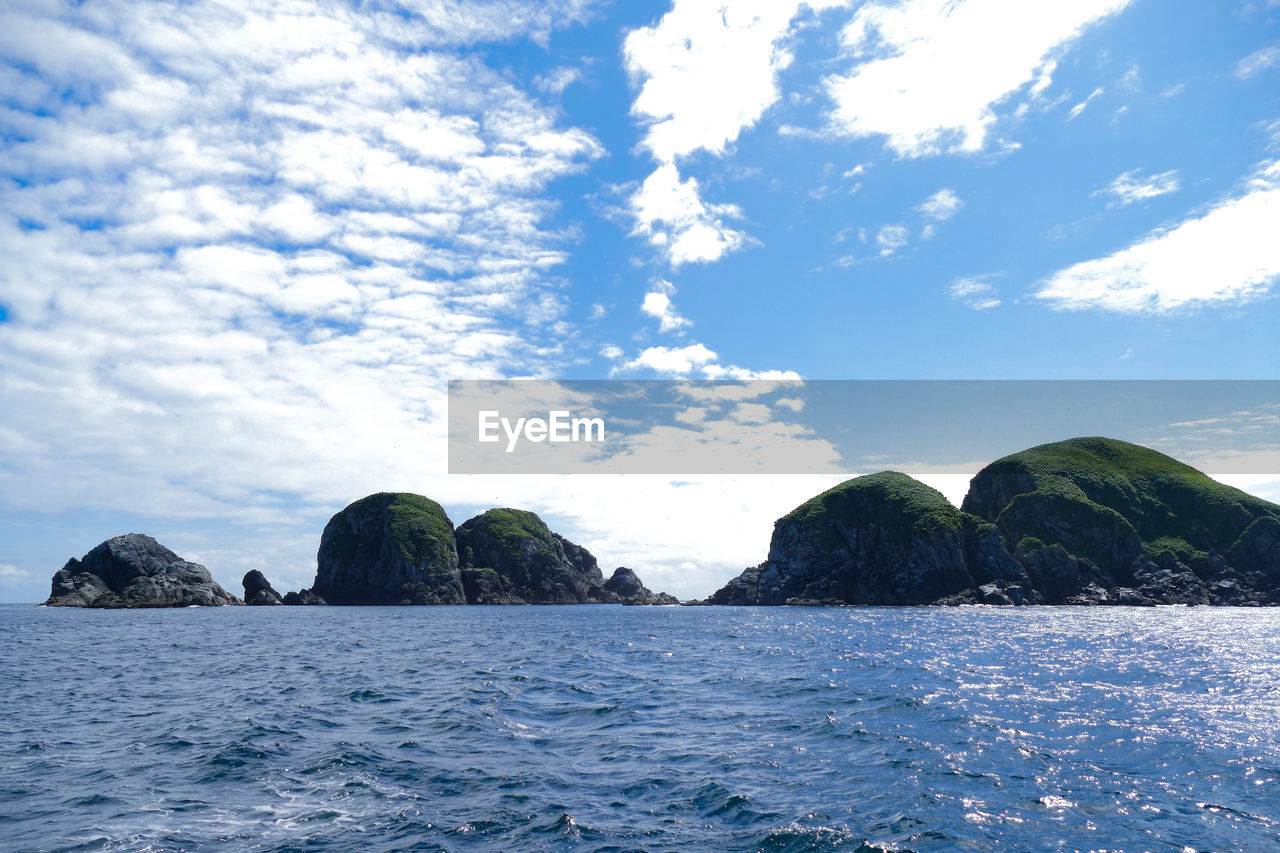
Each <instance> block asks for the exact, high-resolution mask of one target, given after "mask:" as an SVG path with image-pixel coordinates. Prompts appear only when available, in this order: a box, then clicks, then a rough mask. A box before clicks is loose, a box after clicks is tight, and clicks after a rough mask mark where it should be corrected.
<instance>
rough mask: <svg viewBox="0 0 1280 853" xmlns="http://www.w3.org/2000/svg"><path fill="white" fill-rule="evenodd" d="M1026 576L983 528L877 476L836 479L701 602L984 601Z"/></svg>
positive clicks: (1015, 592) (900, 482)
mask: <svg viewBox="0 0 1280 853" xmlns="http://www.w3.org/2000/svg"><path fill="white" fill-rule="evenodd" d="M1026 580H1027V578H1026V572H1025V570H1023V568H1022V566H1021V565H1020V564H1019V563H1018V562H1017V561H1016V560H1015V559H1014V558H1013V556H1012V555H1011V554H1009V552H1008V550H1007V549H1006V548H1005V547H1004V543H1003V542H1002V541H1001V539H1000V537H999V534H998V532H997V531H996V530H995V529H994V528H993V527H992V526H991V525H989V524H984V523H982V522H981V521H979V520H978V519H975V518H972V517H969V516H966V515H965V514H964V513H962V512H960V511H959V510H958V509H956V508H955V507H954V506H952V505H951V504H950V503H948V502H947V499H946V498H944V497H943V496H942V494H941V493H940V492H938V491H936V490H934V489H931V488H929V487H928V486H926V485H924V484H923V483H920V482H918V481H916V480H913V479H912V478H911V477H908V476H907V475H905V474H899V473H896V472H891V471H886V472H882V473H879V474H871V475H869V476H866V477H857V478H855V479H853V480H849V481H847V482H845V483H842V484H841V485H839V486H836V487H835V488H833V489H830V490H828V491H826V492H823V493H822V494H820V495H818V496H817V497H815V498H812V499H811V500H809V501H806V502H805V503H803V504H801V505H800V506H798V507H796V509H794V510H792V511H791V512H790V513H788V514H787V515H785V516H783V517H782V518H780V519H778V521H777V523H776V524H775V525H774V528H773V540H772V542H771V543H770V546H769V559H768V560H767V561H766V562H765V563H763V564H761V565H760V566H758V567H755V568H753V569H748V570H747V571H746V572H744V573H743V574H742V575H741V576H740V577H738V578H736V579H735V580H734V581H731V582H730V583H729V584H728V585H727V586H726V587H724V588H723V589H721V590H720V591H718V592H717V593H716V594H715V595H713V596H712V597H711V598H710V599H709V600H708V602H707V603H712V604H721V603H724V604H766V605H769V604H827V603H841V604H895V605H896V604H928V603H931V602H934V601H938V600H941V599H945V598H947V597H949V596H964V595H966V594H971V595H972V596H973V597H974V598H976V597H977V596H978V595H979V593H978V590H979V588H980V587H984V586H988V587H990V593H991V594H992V595H993V596H994V595H1000V596H1005V597H1021V596H1022V595H1023V594H1024V590H1025V585H1026ZM1006 590H1007V591H1008V592H1006Z"/></svg>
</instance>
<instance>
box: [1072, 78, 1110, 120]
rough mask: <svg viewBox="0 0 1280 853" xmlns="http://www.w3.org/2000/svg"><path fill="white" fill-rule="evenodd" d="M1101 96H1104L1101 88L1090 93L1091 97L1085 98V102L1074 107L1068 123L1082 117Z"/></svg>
mask: <svg viewBox="0 0 1280 853" xmlns="http://www.w3.org/2000/svg"><path fill="white" fill-rule="evenodd" d="M1101 94H1102V87H1101V86H1099V87H1098V88H1096V89H1094V90H1093V91H1092V92H1090V93H1089V97H1087V98H1085V99H1084V100H1083V101H1081V102H1080V103H1078V104H1076V105H1075V106H1074V107H1072V108H1071V112H1069V113H1067V121H1071V120H1072V119H1073V118H1075V117H1076V116H1078V115H1080V113H1082V112H1084V111H1085V110H1086V109H1088V107H1089V104H1091V103H1093V100H1094V99H1095V98H1097V97H1099V96H1100V95H1101Z"/></svg>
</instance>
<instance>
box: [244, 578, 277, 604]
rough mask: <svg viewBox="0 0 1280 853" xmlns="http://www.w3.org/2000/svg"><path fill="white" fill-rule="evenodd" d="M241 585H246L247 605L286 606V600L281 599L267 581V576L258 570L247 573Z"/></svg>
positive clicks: (245, 597) (245, 596)
mask: <svg viewBox="0 0 1280 853" xmlns="http://www.w3.org/2000/svg"><path fill="white" fill-rule="evenodd" d="M240 583H241V584H243V585H244V603H245V604H252V605H268V606H272V605H281V604H284V600H283V599H282V598H280V593H278V592H276V591H275V589H273V588H272V586H271V584H270V583H269V582H268V581H267V578H266V575H264V574H262V572H260V571H258V570H257V569H254V570H253V571H251V572H248V573H246V574H245V576H244V579H243V580H241V581H240Z"/></svg>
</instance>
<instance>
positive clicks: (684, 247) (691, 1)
mask: <svg viewBox="0 0 1280 853" xmlns="http://www.w3.org/2000/svg"><path fill="white" fill-rule="evenodd" d="M842 2H843V0H808V2H802V0H740V2H737V3H734V4H721V5H715V4H708V3H704V2H701V0H675V3H674V4H673V6H672V8H671V11H670V12H668V13H667V14H665V15H664V16H663V17H662V19H661V20H660V21H659V22H658V23H657V24H656V25H654V26H652V27H642V28H639V29H636V30H633V31H632V32H630V33H629V34H628V35H627V37H626V40H625V42H624V43H623V59H624V62H625V65H626V69H627V73H628V74H629V75H630V76H631V78H632V80H633V81H635V83H636V85H638V87H639V91H638V92H637V94H636V98H635V101H634V102H633V104H632V107H631V113H632V115H634V116H635V117H636V118H637V119H639V120H640V122H641V123H642V124H643V125H644V128H645V130H644V136H643V138H642V140H641V143H640V144H641V147H642V148H643V149H645V150H647V151H648V152H649V153H650V154H651V155H652V157H653V159H654V160H655V161H657V163H658V168H657V170H656V171H655V172H654V173H653V174H652V175H650V176H649V177H648V179H646V180H645V182H644V184H643V185H642V186H641V188H640V189H639V190H638V191H637V192H636V193H635V195H633V196H632V198H631V211H632V214H633V215H634V216H635V219H636V227H635V230H634V232H633V233H635V234H637V235H640V236H645V237H647V238H648V239H649V242H650V244H651V245H652V246H654V247H655V248H657V249H658V250H659V251H660V252H661V253H662V254H663V255H664V256H665V257H666V258H667V260H668V261H669V262H670V264H671V265H672V266H673V267H678V266H680V265H681V264H685V263H689V262H702V263H706V262H711V261H715V260H718V259H720V258H721V257H723V256H724V255H726V254H728V253H729V252H732V251H734V250H736V249H739V248H741V247H742V246H743V245H744V244H745V243H746V239H745V235H743V234H742V233H740V232H738V231H737V230H735V229H733V228H731V227H729V226H727V225H726V224H725V222H724V220H725V219H726V218H739V217H740V216H741V213H740V211H738V209H737V208H736V207H734V206H732V205H723V204H708V203H706V202H704V201H703V200H702V198H701V195H700V194H699V190H698V183H697V181H695V180H694V179H693V178H688V179H686V180H683V181H682V180H681V179H680V174H679V171H678V170H677V167H676V160H677V159H678V158H681V157H687V156H688V155H690V154H693V153H694V152H697V151H706V152H709V153H711V154H715V155H719V154H723V153H724V152H725V150H726V148H727V147H728V146H729V145H730V144H731V143H732V142H734V141H735V140H736V139H737V138H738V135H739V134H740V133H741V132H742V131H743V130H744V129H746V128H749V127H751V126H753V125H754V124H755V123H756V122H757V121H759V119H760V117H761V116H762V115H763V114H764V112H765V110H766V109H768V108H769V107H770V106H772V105H773V104H774V103H775V102H776V101H777V100H778V98H779V95H780V91H779V87H778V74H779V72H780V71H781V70H782V69H784V68H786V67H787V66H788V65H789V64H790V63H791V59H792V57H791V54H790V53H789V52H788V51H787V50H786V49H785V47H784V45H783V42H784V40H785V37H786V36H787V34H788V33H789V32H790V30H791V23H792V20H793V19H795V18H796V16H797V15H799V14H800V13H801V10H802V9H806V8H807V9H810V10H817V9H822V8H825V7H828V6H832V5H839V4H841V3H842Z"/></svg>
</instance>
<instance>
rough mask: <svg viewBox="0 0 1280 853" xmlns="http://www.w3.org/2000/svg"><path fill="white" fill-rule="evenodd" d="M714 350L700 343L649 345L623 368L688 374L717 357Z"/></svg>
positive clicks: (660, 373)
mask: <svg viewBox="0 0 1280 853" xmlns="http://www.w3.org/2000/svg"><path fill="white" fill-rule="evenodd" d="M718 358H719V356H717V355H716V354H715V353H714V352H712V351H711V350H709V349H707V348H706V347H705V346H704V345H702V344H689V345H688V346H685V347H649V348H647V349H645V350H644V351H643V352H641V353H640V355H638V356H636V357H635V358H634V359H632V360H631V361H628V362H627V363H626V364H625V365H624V366H623V368H622V369H623V370H624V371H628V372H634V371H638V370H650V371H653V372H654V373H657V374H659V375H661V376H688V375H690V374H691V373H693V372H694V371H695V370H701V369H703V368H705V367H706V366H707V365H708V364H713V363H714V362H715V361H716V359H718Z"/></svg>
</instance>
